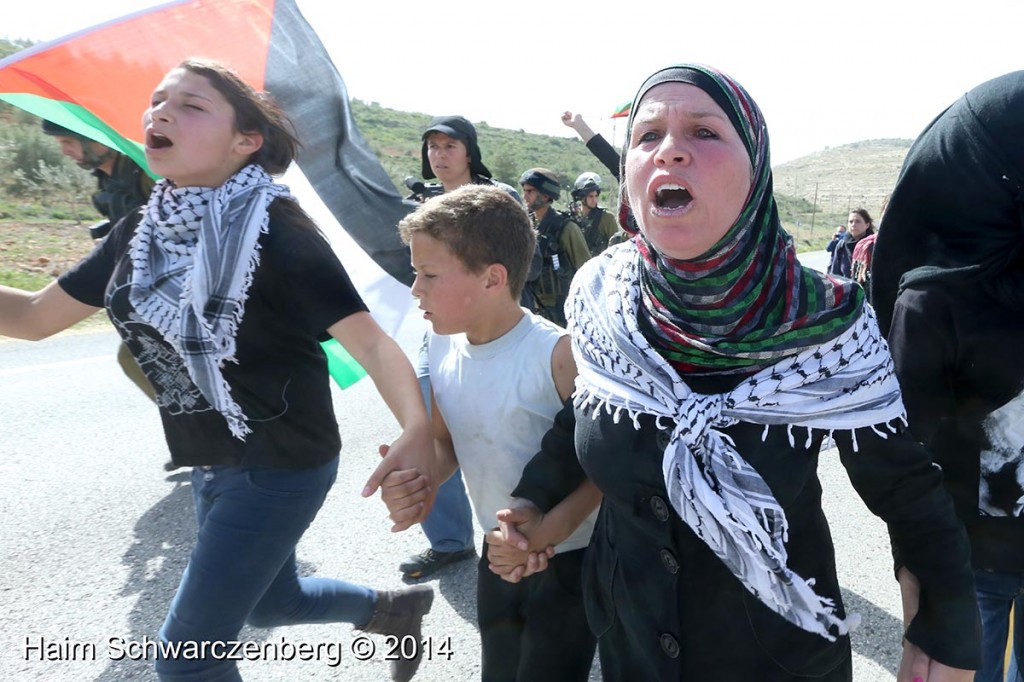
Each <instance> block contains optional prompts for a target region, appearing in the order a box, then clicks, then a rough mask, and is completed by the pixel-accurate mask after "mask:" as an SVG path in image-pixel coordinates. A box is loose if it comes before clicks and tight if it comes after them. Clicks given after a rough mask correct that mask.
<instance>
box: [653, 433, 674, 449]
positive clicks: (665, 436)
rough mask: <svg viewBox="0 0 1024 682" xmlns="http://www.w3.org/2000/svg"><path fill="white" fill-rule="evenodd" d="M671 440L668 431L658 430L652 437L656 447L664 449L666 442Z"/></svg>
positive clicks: (666, 445)
mask: <svg viewBox="0 0 1024 682" xmlns="http://www.w3.org/2000/svg"><path fill="white" fill-rule="evenodd" d="M670 440H672V434H671V433H669V432H668V431H658V435H656V436H655V437H654V444H655V445H657V446H658V449H659V450H661V451H664V450H665V448H667V447H668V442H669V441H670Z"/></svg>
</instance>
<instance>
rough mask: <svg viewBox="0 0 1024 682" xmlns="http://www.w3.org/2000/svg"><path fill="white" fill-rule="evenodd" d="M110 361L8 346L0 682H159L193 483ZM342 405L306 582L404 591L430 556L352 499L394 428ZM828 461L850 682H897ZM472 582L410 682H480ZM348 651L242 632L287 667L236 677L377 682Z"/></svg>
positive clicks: (883, 578) (2, 365) (876, 601)
mask: <svg viewBox="0 0 1024 682" xmlns="http://www.w3.org/2000/svg"><path fill="white" fill-rule="evenodd" d="M801 260H802V261H803V260H805V259H804V257H802V258H801ZM419 335H420V334H419V331H417V329H416V328H415V327H409V328H407V329H405V330H404V331H403V333H402V334H401V335H400V336H399V341H400V343H401V344H402V346H403V348H405V349H406V350H407V352H408V353H410V354H411V353H413V352H415V349H416V344H417V343H418V341H419ZM116 343H117V342H116V337H115V335H114V333H113V332H112V331H107V330H103V331H98V332H89V333H66V334H62V335H59V336H58V337H55V338H53V339H50V340H47V341H43V342H39V343H28V342H20V341H0V476H2V479H0V480H2V481H3V482H4V486H5V491H4V494H3V495H2V496H0V518H2V519H3V521H4V523H3V530H2V531H0V576H2V577H0V680H3V681H6V680H11V681H15V680H16V681H19V682H22V681H28V680H39V681H45V682H65V681H66V682H81V681H85V680H95V681H97V682H114V681H117V680H151V679H154V675H153V673H152V671H151V661H147V660H133V659H135V658H137V657H138V654H139V651H138V648H139V646H140V645H141V644H142V643H143V642H144V641H145V639H146V638H154V637H155V636H156V633H157V631H158V629H159V627H160V624H161V622H162V621H163V617H164V613H165V611H166V609H167V606H168V604H169V602H170V599H171V597H172V596H173V594H174V590H175V588H176V587H177V583H178V580H179V578H180V575H181V572H182V569H183V568H184V566H185V563H186V561H187V558H188V553H189V551H190V548H191V544H192V540H193V537H194V534H195V522H194V519H193V514H192V501H191V492H190V485H189V483H188V477H187V475H186V474H185V473H182V472H175V473H172V474H167V473H166V472H164V471H163V469H162V464H163V462H164V461H165V460H166V459H167V452H166V447H165V444H164V441H163V436H162V434H161V431H160V425H159V419H158V417H157V414H156V411H155V410H154V409H153V407H152V406H151V405H150V404H149V403H148V401H147V400H146V399H145V398H144V397H143V396H142V394H141V393H140V392H139V391H138V390H137V389H136V388H135V387H134V386H132V385H131V383H130V382H129V381H128V380H127V379H125V378H124V377H123V376H122V375H121V373H120V370H119V369H118V367H117V364H116V360H115V357H114V351H115V348H116ZM335 405H336V411H337V414H338V417H339V421H340V424H341V433H342V438H343V440H344V449H343V452H342V467H341V472H340V474H339V478H338V482H337V484H336V485H335V487H334V489H333V490H332V492H331V494H330V496H329V498H328V500H327V503H326V504H325V505H324V507H323V509H322V511H321V513H320V515H319V517H318V518H317V520H316V521H315V522H314V524H313V526H312V528H311V529H310V530H309V532H308V533H307V534H306V536H305V538H304V539H303V540H302V543H301V544H300V545H299V548H298V555H299V559H300V562H301V565H302V567H303V569H304V570H305V571H306V572H307V573H309V574H318V575H324V576H334V577H342V578H344V579H346V580H349V581H352V582H357V583H362V584H366V585H370V586H372V587H377V588H385V589H391V588H395V587H399V586H401V585H402V581H401V578H400V575H399V573H398V570H397V566H398V563H399V562H400V561H401V560H402V559H403V558H404V557H405V556H406V555H408V554H412V553H415V552H417V551H419V550H420V549H422V548H423V547H424V546H425V542H424V539H423V536H422V533H421V532H420V531H419V529H418V528H417V529H413V530H411V531H409V532H406V533H403V534H392V533H390V532H389V530H388V529H389V527H390V523H389V522H388V521H387V518H386V511H385V508H384V505H383V504H382V503H381V502H380V501H379V499H372V500H366V499H363V498H361V497H360V496H359V491H360V490H361V488H362V486H363V483H364V481H365V480H366V478H367V476H368V475H369V473H370V472H371V471H372V469H373V466H374V464H375V460H376V458H377V455H376V447H377V444H378V443H382V442H387V441H389V440H391V439H393V438H394V437H395V436H396V435H397V432H398V429H397V425H396V424H395V422H394V421H393V419H392V418H391V416H390V414H389V413H388V412H387V410H386V408H385V407H384V405H383V403H382V401H381V400H380V398H379V397H378V396H377V395H376V392H375V391H374V389H373V385H372V383H371V382H369V381H368V380H364V381H362V382H360V383H359V384H357V385H356V386H354V387H352V388H350V389H348V390H347V391H336V393H335ZM834 455H835V453H834V451H833V452H826V453H823V455H822V466H821V477H822V482H823V486H824V490H825V495H824V497H825V506H826V512H827V514H828V516H829V519H830V520H831V522H832V529H833V534H834V537H835V543H836V548H837V555H838V563H839V569H840V579H841V582H842V585H843V589H844V596H845V600H846V603H847V606H848V609H849V610H851V611H855V612H859V613H860V614H861V615H862V617H863V624H862V625H861V627H860V628H859V629H858V630H857V631H856V632H855V633H854V635H853V645H854V650H855V659H854V674H855V679H856V680H870V681H874V680H891V679H893V677H894V673H895V669H896V663H897V660H898V647H899V642H900V624H899V619H898V614H899V594H898V589H897V587H896V583H895V581H894V580H893V579H892V573H891V561H890V559H889V545H888V539H887V537H886V535H885V532H884V527H883V525H882V524H881V522H879V521H878V520H877V519H875V518H874V517H872V516H871V515H870V513H869V512H867V510H866V509H865V507H864V505H863V504H862V503H861V502H860V501H859V499H858V498H857V497H856V495H855V494H854V493H853V492H852V489H851V488H850V485H849V483H848V481H847V479H846V477H845V475H844V473H843V471H842V468H841V466H839V464H838V457H837V456H834ZM475 571H476V563H475V562H472V561H468V562H463V563H462V564H459V565H457V566H456V567H454V568H452V569H450V570H448V571H446V572H444V573H443V574H442V575H441V576H440V577H439V578H434V579H432V580H429V581H428V583H429V584H431V585H433V586H434V588H435V590H436V591H437V598H436V600H435V602H434V608H433V611H432V612H431V614H430V616H429V617H428V619H427V621H426V631H425V635H426V636H427V637H429V639H430V643H431V646H432V648H433V653H432V655H431V657H430V659H429V660H426V661H424V663H423V666H422V668H421V671H420V674H419V675H418V676H417V678H416V679H417V680H438V681H441V680H444V681H448V680H474V679H479V655H480V654H479V639H478V635H477V632H476V629H475V625H474V623H475V591H476V580H475ZM358 637H359V633H354V632H353V631H352V629H351V628H350V627H349V626H347V625H307V626H295V627H291V628H278V629H274V630H255V629H247V630H245V631H243V633H242V636H241V638H242V639H243V640H246V641H251V642H257V643H265V644H267V645H272V646H268V648H267V651H268V655H271V654H272V653H273V652H276V657H277V658H278V659H281V658H291V659H292V660H246V661H243V662H241V664H240V669H241V671H242V674H243V676H244V677H245V679H246V680H252V681H259V682H262V681H273V682H292V681H294V680H307V679H315V680H353V681H356V682H361V681H364V680H367V681H368V680H387V679H388V673H387V662H386V661H385V660H384V654H385V651H384V649H385V642H384V641H383V640H382V639H381V638H379V637H376V638H374V640H373V642H374V644H375V647H376V650H375V651H374V652H373V653H372V655H371V656H369V660H358V659H357V655H356V652H354V651H353V649H358V648H359V647H362V646H364V645H365V642H363V641H362V640H358V639H357V638H358ZM302 647H305V649H303V648H302ZM303 651H308V652H311V653H310V656H306V654H303V653H302V652H303ZM314 654H315V655H314ZM302 657H312V658H313V660H299V658H302ZM115 659H118V660H115ZM592 679H595V680H596V679H599V675H598V672H597V670H596V668H595V672H594V674H593V675H592Z"/></svg>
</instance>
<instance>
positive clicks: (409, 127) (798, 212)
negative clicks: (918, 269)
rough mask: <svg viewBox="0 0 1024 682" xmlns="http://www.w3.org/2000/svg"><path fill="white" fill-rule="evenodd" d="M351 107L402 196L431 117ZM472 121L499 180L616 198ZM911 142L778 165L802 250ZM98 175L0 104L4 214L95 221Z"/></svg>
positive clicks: (558, 156)
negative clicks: (525, 176) (533, 178)
mask: <svg viewBox="0 0 1024 682" xmlns="http://www.w3.org/2000/svg"><path fill="white" fill-rule="evenodd" d="M27 46H28V43H25V42H23V41H18V42H12V41H5V40H2V39H0V56H3V55H6V54H10V53H12V52H15V51H17V50H18V49H22V48H24V47H27ZM352 109H353V114H354V116H355V120H356V123H357V124H358V126H359V128H360V130H361V131H362V133H363V135H364V136H365V137H366V139H367V141H368V142H369V144H370V147H371V149H372V150H373V152H374V153H375V154H376V155H377V157H378V158H379V159H380V161H381V163H382V164H383V166H384V168H385V169H386V170H387V172H388V175H389V177H390V178H391V180H392V181H393V182H394V183H395V186H396V187H398V188H399V191H401V192H402V193H403V194H404V193H405V187H404V179H405V178H406V177H408V176H414V177H416V178H419V177H420V174H421V165H420V148H421V140H420V135H421V133H422V131H423V129H424V128H426V127H427V125H428V124H429V122H430V119H431V116H432V115H431V114H426V113H411V112H404V111H396V110H394V109H388V108H386V107H382V106H380V105H379V104H376V103H366V102H362V101H360V100H352ZM435 113H453V112H435ZM455 113H457V112H455ZM474 124H475V125H476V127H477V132H478V133H479V139H480V147H481V150H482V152H483V158H484V162H485V163H486V165H487V166H488V167H489V168H490V170H491V172H492V173H493V174H494V176H495V178H496V179H498V180H500V181H502V182H506V183H508V184H510V185H513V186H517V185H518V179H519V176H520V175H521V174H522V172H523V171H524V170H526V169H528V168H531V167H533V166H543V167H546V168H550V169H551V170H553V171H555V172H556V173H557V174H559V176H560V177H561V180H562V187H563V190H564V192H563V195H562V200H561V201H560V202H559V207H562V208H564V206H565V204H566V202H567V201H568V199H569V189H570V188H571V186H572V183H573V181H574V180H575V179H576V177H577V176H578V175H579V174H580V173H583V172H584V171H593V172H596V173H598V174H599V175H600V176H601V178H602V179H603V180H604V186H605V192H604V196H603V197H602V204H603V205H605V206H614V203H615V198H616V197H617V195H618V186H617V184H616V182H615V179H614V178H613V177H612V176H611V174H610V173H609V172H608V170H607V169H606V168H604V167H603V166H601V164H600V163H599V162H598V161H597V159H596V158H595V157H594V156H593V155H592V154H590V152H589V151H587V149H586V147H585V146H584V145H583V143H582V142H581V141H580V140H579V139H577V138H575V137H556V136H550V135H536V134H532V133H526V132H524V131H522V130H510V129H507V128H495V127H492V126H490V125H488V124H487V123H486V122H484V121H474ZM300 133H301V131H300ZM910 142H911V141H910V140H867V141H864V142H857V143H854V144H848V145H843V146H841V147H834V148H831V149H825V150H823V151H821V152H818V153H816V154H811V155H809V156H805V157H803V158H800V159H797V160H795V161H791V162H789V163H785V164H782V165H780V166H777V167H776V168H775V169H774V174H775V175H774V179H775V192H776V198H777V200H778V204H779V215H780V217H781V218H782V221H783V224H784V225H785V226H786V228H787V230H789V232H790V233H791V234H792V235H793V236H794V238H795V239H796V241H797V244H798V248H799V249H800V250H807V249H817V248H822V247H823V246H824V244H826V243H827V241H828V239H829V237H830V236H831V234H832V232H833V231H834V230H835V226H836V225H837V224H838V223H842V222H845V221H846V216H847V213H848V212H849V209H851V208H855V207H858V206H863V207H865V208H867V209H868V211H870V212H871V213H872V215H876V216H877V215H878V213H879V209H880V207H881V203H882V199H883V198H884V197H885V195H886V194H888V193H889V192H890V191H891V189H892V186H893V184H894V183H895V180H896V175H897V173H898V172H899V168H900V165H901V164H902V162H903V158H904V156H905V155H906V153H907V149H908V148H909V146H910ZM92 183H93V181H92V178H91V177H89V176H88V175H87V174H85V173H84V172H82V171H80V170H78V169H77V168H76V167H75V166H74V164H72V163H71V162H70V161H68V160H67V159H64V158H63V157H61V156H60V153H59V151H58V150H57V147H56V145H55V144H53V140H51V139H49V138H47V137H46V136H44V135H43V134H42V133H41V131H40V130H39V123H38V119H36V118H35V117H33V116H29V115H28V114H25V113H23V112H21V111H19V110H17V109H14V108H12V107H10V106H9V105H7V104H4V103H0V219H3V218H7V219H58V220H68V219H71V220H92V219H93V218H94V217H95V216H94V215H93V214H92V207H91V202H90V201H89V192H90V191H91V187H92V186H93V184H92Z"/></svg>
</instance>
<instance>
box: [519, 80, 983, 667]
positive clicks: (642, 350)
mask: <svg viewBox="0 0 1024 682" xmlns="http://www.w3.org/2000/svg"><path fill="white" fill-rule="evenodd" d="M627 134H628V137H627V142H626V144H625V149H626V152H625V157H624V164H623V169H624V175H623V192H622V195H621V198H620V209H621V210H620V216H624V217H625V220H624V221H623V222H624V223H625V224H624V225H623V227H625V228H627V229H629V230H630V231H631V232H637V230H639V233H638V234H637V236H635V237H634V238H633V239H632V240H631V241H630V242H629V243H628V244H624V245H622V246H619V247H616V248H614V249H609V250H608V251H606V252H605V253H604V254H602V255H600V256H598V257H596V258H594V259H593V260H591V261H590V262H589V263H588V264H587V265H585V266H584V267H583V269H582V270H581V271H580V272H579V273H577V276H576V278H575V279H574V281H573V287H572V291H571V293H570V296H569V301H568V303H567V306H566V308H567V311H568V313H569V316H568V317H569V320H568V322H569V326H568V329H569V332H570V336H571V338H572V342H573V355H574V358H575V360H576V362H577V366H578V368H579V378H578V380H577V386H576V393H575V398H574V405H571V406H567V407H566V409H565V410H563V413H562V414H561V415H560V416H559V418H558V419H557V420H556V428H555V429H553V430H552V432H550V433H549V434H548V436H547V437H545V440H544V443H543V449H542V451H541V453H539V454H538V456H537V457H536V458H535V459H534V460H533V462H531V464H530V465H528V466H527V468H526V470H525V471H524V475H523V478H522V480H521V482H520V484H519V486H518V487H517V488H516V489H515V490H514V491H513V492H512V495H514V496H515V497H516V498H517V499H516V501H515V502H514V503H513V505H512V507H511V508H510V509H509V510H507V511H504V512H500V513H499V519H501V520H502V522H503V523H504V524H506V527H507V533H508V537H509V540H510V542H513V543H515V544H517V545H518V546H520V547H522V545H521V544H520V543H525V544H526V547H527V548H529V549H531V550H537V551H539V550H542V549H545V548H541V547H531V546H529V532H525V533H518V532H517V530H518V524H520V523H523V522H526V523H529V522H533V521H536V519H537V518H538V516H539V515H540V514H542V513H543V512H544V511H546V510H547V509H549V508H550V507H551V505H552V504H553V503H555V502H557V501H558V500H559V499H561V498H562V497H564V495H565V494H566V492H567V491H569V490H571V489H572V486H573V485H576V484H578V480H579V478H580V477H582V476H583V475H587V476H589V477H590V478H591V479H592V480H593V481H594V483H596V484H597V486H598V488H600V489H601V490H602V492H603V493H604V500H603V502H602V506H601V511H600V515H599V517H598V521H597V526H596V527H595V530H594V535H593V538H592V540H591V544H590V547H589V548H588V550H587V558H586V562H585V565H584V576H583V581H584V599H585V601H586V604H587V613H588V618H589V622H590V625H591V628H592V629H593V630H594V632H595V633H596V634H597V635H598V638H599V651H600V656H601V669H602V672H603V674H604V676H605V679H607V680H640V679H643V680H769V679H770V680H801V679H811V678H813V679H815V680H850V679H851V676H852V661H851V652H850V640H849V636H848V632H849V629H850V627H851V626H852V625H853V622H854V619H852V618H851V616H850V614H848V613H847V612H846V610H845V607H844V605H843V600H842V596H841V594H840V590H839V585H838V581H837V578H836V567H835V559H834V553H833V551H832V544H831V539H830V534H829V530H828V524H827V521H826V519H825V516H824V513H823V512H822V508H821V495H822V490H821V485H820V483H819V481H818V477H817V475H816V466H817V458H818V454H819V450H820V447H821V444H822V440H823V439H824V438H825V436H826V435H829V434H831V435H832V436H833V437H834V439H835V441H836V443H837V446H838V449H839V454H840V457H841V459H842V462H843V465H844V466H845V467H846V469H847V471H848V473H849V476H850V478H851V480H852V482H853V484H854V487H855V488H856V490H857V491H858V493H859V494H860V496H861V497H862V498H863V499H864V501H865V503H866V504H867V506H868V507H869V508H870V509H871V510H872V511H873V512H874V513H875V514H877V515H879V516H880V517H881V518H882V519H884V520H885V521H886V523H887V524H888V527H889V532H890V536H891V538H892V543H893V547H894V552H896V553H897V555H898V559H899V562H900V565H901V570H900V572H899V577H900V584H901V587H902V588H903V590H904V605H905V614H904V617H905V621H906V623H907V629H906V633H905V644H904V656H903V662H902V664H901V669H900V672H899V678H898V679H899V680H900V682H911V680H914V679H918V678H919V679H922V680H940V679H941V680H964V681H966V680H969V679H971V676H972V673H971V670H973V669H975V668H977V666H978V664H979V659H980V655H979V652H980V646H979V643H980V625H979V619H978V610H977V605H976V603H975V600H974V591H973V576H972V573H971V570H970V563H969V547H968V542H967V537H966V534H965V532H964V529H963V525H962V524H961V523H960V522H959V520H958V519H957V518H956V515H955V512H954V509H953V505H952V502H951V500H950V497H949V495H948V494H947V492H946V491H945V489H944V488H943V486H942V476H941V472H940V471H939V470H938V469H937V468H935V467H933V466H932V464H931V457H930V455H929V453H928V452H927V451H926V450H925V449H924V448H923V447H922V446H921V445H920V444H919V443H917V442H916V441H915V440H914V439H913V438H912V436H911V434H910V433H909V432H908V431H907V430H905V428H904V422H903V417H904V415H903V406H902V402H901V398H900V391H899V385H898V383H897V380H896V377H895V375H894V373H893V371H892V361H891V357H890V355H889V352H888V349H887V347H886V344H885V341H884V339H883V338H882V337H881V333H880V332H879V329H878V326H877V324H876V321H875V316H874V313H873V311H872V309H871V308H870V306H867V305H866V304H865V301H864V293H863V290H862V289H861V288H860V287H859V286H857V285H856V284H855V283H853V282H850V281H845V280H836V279H833V278H829V277H826V276H823V275H820V274H818V273H816V272H814V271H812V270H810V269H807V268H803V267H801V266H800V264H799V261H798V260H797V258H796V255H795V253H794V249H793V243H792V240H791V239H790V238H789V236H788V235H787V234H786V233H785V232H784V231H783V229H782V227H781V224H780V222H779V219H778V211H777V207H776V204H775V200H774V197H773V195H772V192H771V187H772V183H771V168H770V162H769V155H768V138H767V133H766V131H765V127H764V121H763V118H762V117H761V114H760V111H759V109H758V107H757V105H756V104H755V103H754V101H753V100H752V99H750V97H749V95H747V93H746V92H745V91H744V90H743V88H742V87H741V86H740V85H739V84H738V83H736V82H735V81H733V80H732V79H730V78H728V77H727V76H725V75H723V74H721V73H719V72H717V71H715V70H713V69H710V68H708V67H703V66H697V65H685V66H679V67H670V68H667V69H663V70H661V71H659V72H656V73H655V74H653V75H652V76H651V77H649V78H648V79H647V80H646V82H645V83H644V84H643V86H642V87H641V89H640V90H639V92H638V94H637V97H636V99H635V100H634V104H633V107H632V114H631V118H630V122H629V129H628V133H627ZM741 284H742V286H740V285H741ZM559 426H560V427H561V428H560V430H559V428H558V427H559ZM573 445H575V447H573ZM577 457H578V459H577ZM509 524H514V525H515V527H509ZM538 558H542V556H541V557H538ZM542 563H543V562H542V561H540V562H539V564H542ZM538 567H541V565H534V566H527V568H538ZM523 573H524V570H523V567H522V566H520V567H517V568H514V569H511V571H509V572H508V575H509V577H510V579H513V580H514V579H515V578H516V577H517V576H518V575H521V574H523ZM894 645H895V643H894Z"/></svg>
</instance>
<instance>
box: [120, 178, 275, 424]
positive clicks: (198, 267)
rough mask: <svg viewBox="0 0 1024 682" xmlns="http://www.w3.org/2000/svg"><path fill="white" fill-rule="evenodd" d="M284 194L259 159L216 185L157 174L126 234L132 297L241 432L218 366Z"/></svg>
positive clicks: (231, 354) (228, 356) (231, 351)
mask: <svg viewBox="0 0 1024 682" xmlns="http://www.w3.org/2000/svg"><path fill="white" fill-rule="evenodd" d="M287 196H290V195H289V193H288V188H287V187H285V186H283V185H278V184H276V183H274V181H273V179H272V178H271V177H270V175H268V174H267V173H266V171H264V170H263V169H262V168H261V167H260V166H257V165H248V166H246V167H245V168H242V169H241V170H240V171H238V173H236V174H235V175H233V176H232V177H231V178H229V179H228V181H227V182H225V183H224V184H223V185H221V186H220V187H214V188H210V187H181V188H178V187H175V186H174V184H173V183H171V182H170V181H168V180H161V181H160V182H158V183H157V185H156V187H154V189H153V195H152V196H151V198H150V200H149V203H148V204H147V205H146V208H145V212H144V215H143V218H142V220H141V221H140V223H139V226H138V229H137V230H136V233H135V236H134V238H133V239H132V245H131V261H132V268H133V272H132V281H131V289H130V291H129V299H130V300H131V302H132V305H133V306H135V309H136V311H137V312H138V315H139V317H141V318H142V319H143V320H144V321H145V322H147V323H148V324H150V325H152V326H153V327H154V328H155V329H156V330H157V331H159V332H160V334H161V336H163V338H164V340H165V341H167V343H169V344H170V345H171V347H173V348H174V350H175V351H176V352H178V353H179V354H180V355H181V357H182V359H183V360H184V363H185V367H186V369H187V371H188V374H189V376H190V377H191V379H192V381H193V382H194V383H195V385H196V387H197V388H198V389H199V391H200V392H201V393H202V394H203V397H205V398H206V400H207V401H208V402H209V403H210V405H212V406H213V408H214V409H216V410H217V411H218V412H220V413H221V414H222V415H224V418H225V419H226V420H227V423H228V427H229V428H230V429H231V433H232V434H233V435H234V436H235V437H236V438H238V439H239V440H245V437H246V435H247V434H249V433H250V432H251V430H250V429H249V427H248V426H247V425H246V423H245V422H246V416H245V414H243V412H242V408H241V407H239V406H238V404H237V403H236V402H235V401H234V399H233V398H232V397H231V389H230V387H229V386H228V384H227V382H226V381H225V379H224V375H223V374H222V373H221V368H222V367H223V366H224V362H226V361H232V362H234V361H235V336H236V334H237V333H238V325H239V324H241V322H242V317H243V315H244V313H245V300H246V298H247V297H248V292H249V287H250V286H251V285H252V280H253V272H254V271H255V270H256V266H257V265H258V264H259V237H260V235H261V234H263V233H265V232H266V231H267V229H268V224H269V221H270V217H269V214H268V213H267V210H268V209H269V207H270V204H271V203H272V202H273V201H274V199H276V198H277V197H287Z"/></svg>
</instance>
